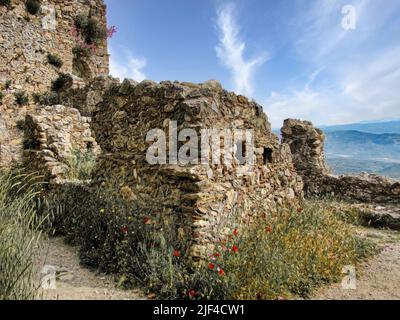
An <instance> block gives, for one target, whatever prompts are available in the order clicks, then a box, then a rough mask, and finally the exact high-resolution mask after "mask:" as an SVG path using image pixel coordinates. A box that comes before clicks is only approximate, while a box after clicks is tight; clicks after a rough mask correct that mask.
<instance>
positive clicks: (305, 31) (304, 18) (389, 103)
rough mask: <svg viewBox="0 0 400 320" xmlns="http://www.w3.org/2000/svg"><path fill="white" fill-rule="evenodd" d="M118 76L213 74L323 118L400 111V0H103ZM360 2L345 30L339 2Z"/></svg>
mask: <svg viewBox="0 0 400 320" xmlns="http://www.w3.org/2000/svg"><path fill="white" fill-rule="evenodd" d="M106 4H107V7H108V24H109V25H115V26H117V28H118V32H117V33H116V34H115V35H114V36H113V38H112V39H110V42H109V51H110V54H111V57H110V63H111V74H112V75H113V76H116V77H119V78H125V77H128V78H133V79H135V80H138V81H141V80H143V79H151V80H155V81H162V80H179V81H190V82H204V81H207V80H209V79H216V80H218V81H220V82H221V83H222V85H223V86H224V87H225V88H226V89H228V90H232V91H235V92H237V93H242V94H245V95H247V96H249V97H251V98H253V99H255V100H256V101H257V102H258V103H260V104H261V105H262V106H263V107H264V111H265V112H266V113H267V115H268V117H269V120H270V121H271V122H272V125H273V126H274V127H280V126H281V124H282V121H283V120H284V119H286V118H289V117H291V118H300V119H306V120H311V121H313V122H314V123H315V124H316V125H326V124H339V123H350V122H357V121H365V120H382V119H394V118H396V119H397V118H400V1H398V0H382V1H378V0H280V1H275V0H237V1H234V0H231V1H223V0H201V1H196V0H106ZM346 5H351V6H353V8H354V9H355V17H356V20H355V29H344V28H343V26H342V20H343V18H346V17H347V13H342V8H343V7H344V6H346Z"/></svg>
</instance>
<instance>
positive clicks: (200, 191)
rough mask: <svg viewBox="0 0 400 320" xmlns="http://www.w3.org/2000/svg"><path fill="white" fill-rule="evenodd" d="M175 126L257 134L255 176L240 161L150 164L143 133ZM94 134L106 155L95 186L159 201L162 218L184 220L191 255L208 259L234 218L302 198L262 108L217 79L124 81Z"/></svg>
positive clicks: (110, 95)
mask: <svg viewBox="0 0 400 320" xmlns="http://www.w3.org/2000/svg"><path fill="white" fill-rule="evenodd" d="M171 121H176V122H177V132H180V131H181V130H182V129H187V128H192V129H194V130H196V132H198V133H199V135H198V136H200V131H201V129H221V130H226V129H232V130H233V129H252V130H253V131H254V143H255V164H254V168H253V170H248V168H247V167H246V165H240V164H238V163H237V162H236V161H233V162H232V163H231V164H226V163H224V162H222V163H221V164H215V165H214V164H212V163H211V162H209V163H207V164H204V163H202V164H188V165H179V164H149V163H148V162H147V160H146V150H147V149H148V148H149V147H150V145H151V143H149V142H146V134H147V133H148V132H149V131H150V130H152V129H156V128H159V129H161V130H163V131H164V130H165V132H168V128H169V127H170V125H171ZM93 130H94V132H95V137H96V141H97V142H98V143H99V145H100V147H101V149H102V154H101V155H100V156H99V158H98V161H97V167H96V169H95V173H94V177H93V178H94V181H95V183H96V184H101V185H103V186H106V187H109V188H111V189H113V190H116V191H117V192H119V193H120V194H121V195H122V196H123V197H125V198H126V199H127V200H128V201H138V202H140V203H153V202H155V203H161V204H162V205H163V210H164V212H163V214H164V215H168V214H173V215H176V216H179V219H180V225H181V227H182V229H183V230H185V231H186V232H187V233H189V234H190V235H192V236H191V238H192V241H193V246H192V256H193V257H200V256H204V254H205V252H206V251H207V245H208V244H210V243H212V242H213V241H214V240H215V239H217V238H219V237H220V236H221V235H222V234H224V229H226V228H227V227H229V222H230V221H232V220H234V219H235V218H238V219H242V218H246V219H249V218H251V216H256V215H259V214H260V212H261V210H260V208H261V206H263V207H264V208H268V210H274V209H276V208H277V207H279V206H284V205H288V204H290V203H292V204H293V203H295V202H296V201H297V200H298V199H299V198H300V197H301V195H302V186H303V185H302V181H301V178H300V177H299V176H298V175H297V173H296V171H295V170H294V167H293V165H292V160H291V155H290V150H289V148H288V146H287V145H285V144H282V145H281V144H279V141H278V137H277V136H275V135H274V134H273V133H272V132H271V126H270V124H269V122H268V120H267V117H266V115H265V114H264V113H263V112H262V108H261V106H260V105H258V104H257V103H255V102H250V101H249V100H248V99H247V98H245V97H244V96H240V95H239V96H238V95H236V94H234V93H231V92H227V91H225V90H223V89H222V87H221V85H220V84H219V83H218V82H216V81H209V82H206V83H203V84H193V83H183V82H168V81H166V82H161V83H159V84H157V83H154V82H152V81H144V82H141V83H139V84H138V83H135V82H132V81H127V80H126V81H124V82H123V83H122V84H121V85H118V86H114V87H112V88H111V89H110V90H109V91H108V92H106V94H105V96H104V99H103V102H101V103H100V104H98V105H97V109H96V110H95V112H94V114H93ZM218 139H220V138H218ZM203 142H205V143H206V144H207V141H201V142H200V141H199V142H198V143H197V147H199V148H200V147H203V144H202V143H203ZM224 143H226V142H225V141H221V145H222V144H224ZM232 148H235V147H234V145H233V144H232ZM229 150H230V151H233V150H232V149H229ZM168 151H169V150H168ZM236 151H237V150H236ZM208 152H210V150H209V151H208ZM257 195H258V196H259V197H257ZM260 197H261V199H263V202H264V203H260V201H259V199H260ZM239 208H240V210H239ZM157 210H158V209H157ZM159 213H160V212H155V214H159ZM235 214H236V215H239V216H238V217H237V216H236V217H235ZM244 214H245V215H246V216H243V215H244ZM230 231H232V230H230Z"/></svg>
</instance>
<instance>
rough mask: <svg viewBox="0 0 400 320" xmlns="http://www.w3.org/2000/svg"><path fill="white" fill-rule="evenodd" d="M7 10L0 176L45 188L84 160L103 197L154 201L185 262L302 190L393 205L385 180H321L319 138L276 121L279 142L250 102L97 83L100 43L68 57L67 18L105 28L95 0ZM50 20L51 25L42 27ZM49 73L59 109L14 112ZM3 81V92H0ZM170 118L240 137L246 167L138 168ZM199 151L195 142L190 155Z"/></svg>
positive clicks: (212, 87)
mask: <svg viewBox="0 0 400 320" xmlns="http://www.w3.org/2000/svg"><path fill="white" fill-rule="evenodd" d="M12 3H13V5H12V6H11V7H9V8H7V7H4V6H0V21H1V22H0V49H1V50H0V90H1V91H2V94H3V95H4V97H3V99H2V101H0V168H3V167H6V168H9V167H11V166H13V165H19V164H21V163H24V164H25V166H27V167H28V168H29V169H32V170H37V171H40V172H42V173H43V174H44V175H45V176H46V179H48V181H50V182H55V183H56V184H55V185H52V187H53V188H55V189H56V188H62V184H65V181H64V178H65V170H66V163H67V162H68V158H69V157H70V155H71V151H72V150H73V149H74V148H77V149H78V150H80V151H81V152H86V151H88V150H90V151H93V152H95V153H96V154H98V159H97V164H96V168H95V171H94V174H93V181H92V186H95V187H99V186H102V187H104V188H109V189H111V190H113V192H115V193H118V194H119V195H121V196H122V197H123V198H124V199H125V200H126V201H128V202H131V201H135V202H137V203H143V204H146V203H147V206H149V205H150V206H151V204H153V203H157V204H158V206H157V210H158V209H159V207H160V206H161V207H162V212H159V211H158V212H154V211H155V210H156V209H155V208H156V206H154V208H150V213H153V214H161V213H162V214H163V215H164V216H166V217H168V216H171V215H173V216H174V217H177V220H178V226H177V227H178V228H179V230H182V232H183V233H184V234H186V235H188V236H189V237H190V238H191V240H192V244H193V245H192V248H191V250H192V256H193V257H194V258H199V257H202V256H204V254H205V253H206V251H207V248H208V246H209V245H210V244H211V243H213V242H214V240H215V239H216V238H219V237H220V236H221V235H224V234H225V233H227V232H229V231H228V229H229V228H230V227H231V225H230V224H231V222H232V221H233V220H235V221H237V220H243V219H244V220H246V221H249V220H251V218H252V216H257V215H259V214H260V212H263V211H264V210H265V209H267V210H269V211H271V210H275V209H277V208H279V207H282V206H286V205H291V204H295V203H297V201H298V200H300V199H301V198H302V197H303V190H304V191H305V193H306V195H307V196H319V197H321V196H322V197H324V196H334V197H336V198H339V199H344V200H351V201H360V202H376V203H397V204H398V203H399V202H400V199H399V198H400V184H399V182H397V181H394V180H390V179H387V178H383V177H379V176H375V175H346V176H340V177H336V176H333V175H331V174H330V172H329V168H328V166H327V165H326V163H325V158H324V139H325V137H324V134H323V132H322V131H321V130H319V129H317V128H314V127H313V126H312V124H311V123H310V122H307V121H299V120H291V119H288V120H286V121H285V123H284V127H283V128H282V143H279V139H278V137H277V136H275V135H274V134H273V133H272V132H271V126H270V124H269V122H268V119H267V117H266V115H265V114H264V113H263V112H262V108H261V106H260V105H258V104H257V103H255V102H252V101H249V100H248V99H247V98H245V97H243V96H241V95H236V94H234V93H230V92H227V91H225V90H223V89H222V87H221V85H220V84H219V83H218V82H216V81H208V82H206V83H203V84H193V83H185V82H168V81H165V82H161V83H159V84H157V83H155V82H152V81H143V82H141V83H136V82H134V81H130V80H125V81H124V82H123V83H120V82H119V81H118V80H116V79H113V78H111V77H109V76H108V63H109V62H108V54H107V42H106V40H104V41H103V42H102V43H100V44H99V46H98V48H97V49H96V51H95V52H94V53H93V54H92V55H91V56H90V57H87V58H82V57H77V56H76V55H74V52H73V51H74V50H73V49H74V47H75V46H76V45H77V43H76V39H74V37H73V36H71V29H72V26H73V23H74V19H75V18H76V16H77V14H80V13H83V14H85V15H89V14H90V15H91V16H93V17H95V18H96V19H97V20H98V21H99V23H100V24H101V25H102V26H103V27H105V26H106V16H105V6H104V3H103V1H102V0H89V1H87V0H66V1H56V0H47V1H42V11H41V13H40V14H39V15H36V16H33V15H28V14H27V13H26V11H25V6H24V2H23V1H17V0H13V1H12ZM53 14H54V16H53V17H55V20H52V19H51V18H49V17H50V16H52V15H53ZM47 54H55V55H58V56H60V57H62V59H63V62H64V64H63V66H62V67H61V68H60V69H57V68H55V67H54V66H51V65H50V64H49V63H47V60H46V57H47ZM61 72H62V73H67V74H72V75H73V86H72V88H71V89H70V90H68V91H66V92H62V93H60V95H59V99H60V103H61V104H62V105H55V106H39V105H36V104H34V103H29V104H27V105H25V106H20V105H17V104H16V102H15V97H14V93H15V92H16V91H18V90H25V91H26V92H27V93H28V94H32V93H34V92H39V93H43V92H46V91H49V90H50V87H51V82H52V81H53V80H54V79H55V78H56V77H57V76H58V74H59V73H61ZM8 80H11V86H9V87H8V88H6V87H5V83H6V82H7V81H8ZM92 117H93V121H92V120H91V118H92ZM174 121H176V123H177V128H176V132H180V131H181V130H182V129H188V128H190V129H194V130H195V131H196V132H197V133H199V132H200V131H201V130H202V129H220V130H228V129H231V130H252V131H253V133H254V143H255V161H254V163H253V168H252V170H249V168H248V166H246V164H240V163H239V162H235V161H233V162H231V163H229V164H227V163H224V162H222V163H220V164H212V163H207V164H204V163H203V164H198V163H192V164H190V165H179V164H150V163H149V162H147V159H146V150H148V148H149V146H150V144H151V143H150V142H147V141H146V134H147V133H148V132H149V131H150V130H152V129H161V130H163V131H165V132H167V131H168V130H169V129H170V128H171V124H172V123H173V122H174ZM21 123H23V127H21V126H20V125H21ZM199 136H201V135H200V134H199ZM218 139H219V142H220V143H221V146H223V147H224V152H225V153H226V152H228V153H229V152H230V153H231V154H236V155H237V153H238V150H241V153H243V150H245V149H246V146H245V145H243V141H239V144H236V143H233V144H232V145H231V146H230V147H229V148H226V145H229V143H226V142H225V140H224V139H221V138H218ZM181 142H182V144H183V143H184V142H185V141H181ZM202 142H204V141H198V146H199V147H202V146H203V145H202ZM100 149H101V150H100ZM200 149H201V148H200ZM168 151H169V150H168ZM239 153H240V152H239ZM212 156H217V157H220V156H222V155H219V154H217V155H215V153H212ZM239 156H240V155H239ZM242 156H243V154H242ZM303 185H304V188H303ZM260 199H263V201H260ZM148 209H149V208H148V207H146V210H148ZM151 211H153V212H151Z"/></svg>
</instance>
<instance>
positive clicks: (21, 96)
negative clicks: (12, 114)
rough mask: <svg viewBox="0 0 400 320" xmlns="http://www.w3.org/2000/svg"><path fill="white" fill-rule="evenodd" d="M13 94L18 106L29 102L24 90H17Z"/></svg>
mask: <svg viewBox="0 0 400 320" xmlns="http://www.w3.org/2000/svg"><path fill="white" fill-rule="evenodd" d="M14 96H15V102H16V103H17V104H18V105H20V106H25V105H27V104H28V103H29V98H28V95H27V94H26V92H25V91H17V92H16V93H14Z"/></svg>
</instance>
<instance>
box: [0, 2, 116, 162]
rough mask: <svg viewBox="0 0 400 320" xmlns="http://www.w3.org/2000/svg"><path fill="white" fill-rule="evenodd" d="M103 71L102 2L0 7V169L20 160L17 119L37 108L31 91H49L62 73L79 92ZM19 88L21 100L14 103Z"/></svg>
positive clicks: (105, 52)
mask: <svg viewBox="0 0 400 320" xmlns="http://www.w3.org/2000/svg"><path fill="white" fill-rule="evenodd" d="M28 2H29V3H30V4H31V5H32V3H33V5H32V6H33V9H32V7H31V8H28ZM35 6H36V9H35ZM54 60H56V62H58V63H54ZM52 61H53V62H52ZM108 73H109V55H108V50H107V22H106V6H105V4H104V1H103V0H63V1H60V0H32V1H25V0H11V1H10V4H9V5H5V4H2V5H0V94H1V95H0V167H10V166H11V165H13V164H19V163H21V159H22V151H23V150H22V149H23V147H22V145H23V131H22V130H19V128H18V126H17V123H18V122H19V121H24V120H25V117H26V115H34V114H35V113H36V110H37V109H40V108H41V107H42V106H38V105H36V104H35V103H34V99H33V95H34V94H35V95H37V94H46V93H48V92H50V91H51V89H52V83H53V82H54V81H55V80H56V79H57V78H59V77H60V75H62V74H68V75H71V76H72V78H73V83H72V84H73V85H72V88H73V89H76V90H78V89H80V88H82V90H84V88H85V87H86V86H87V85H88V84H90V83H92V80H93V79H95V78H97V77H100V76H108ZM21 92H23V93H24V95H25V96H26V98H27V99H28V102H27V103H24V104H19V103H17V99H16V94H17V93H21ZM58 103H59V102H58ZM62 103H64V104H65V105H67V106H69V104H68V103H65V101H64V100H63V101H62ZM74 106H75V105H74Z"/></svg>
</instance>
